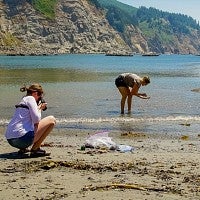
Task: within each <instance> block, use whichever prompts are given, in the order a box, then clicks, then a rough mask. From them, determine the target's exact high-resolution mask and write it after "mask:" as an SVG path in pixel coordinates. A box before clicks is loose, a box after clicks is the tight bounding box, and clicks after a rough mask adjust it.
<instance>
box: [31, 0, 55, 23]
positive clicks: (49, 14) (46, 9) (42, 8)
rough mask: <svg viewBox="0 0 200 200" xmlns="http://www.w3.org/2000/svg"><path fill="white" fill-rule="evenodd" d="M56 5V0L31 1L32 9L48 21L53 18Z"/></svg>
mask: <svg viewBox="0 0 200 200" xmlns="http://www.w3.org/2000/svg"><path fill="white" fill-rule="evenodd" d="M56 3H57V0H32V4H33V6H34V8H35V9H36V10H38V11H39V12H41V13H42V14H43V15H44V16H45V17H46V18H48V19H54V18H55V6H56Z"/></svg>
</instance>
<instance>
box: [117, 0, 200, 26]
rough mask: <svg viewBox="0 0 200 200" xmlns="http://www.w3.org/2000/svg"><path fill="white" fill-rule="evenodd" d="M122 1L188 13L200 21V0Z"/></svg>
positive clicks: (136, 5) (122, 0) (137, 5)
mask: <svg viewBox="0 0 200 200" xmlns="http://www.w3.org/2000/svg"><path fill="white" fill-rule="evenodd" d="M118 1H120V2H122V3H125V4H128V5H131V6H133V7H136V8H139V7H140V6H145V7H147V8H149V7H154V8H157V9H159V10H162V11H167V12H170V13H180V14H184V15H188V16H190V17H192V18H194V19H196V20H197V22H200V11H199V10H200V0H118Z"/></svg>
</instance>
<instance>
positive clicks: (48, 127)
mask: <svg viewBox="0 0 200 200" xmlns="http://www.w3.org/2000/svg"><path fill="white" fill-rule="evenodd" d="M55 124H56V120H55V118H54V117H53V116H48V117H45V118H43V119H42V120H41V121H40V122H39V125H38V130H37V132H36V133H35V137H34V141H33V146H32V148H31V150H36V149H38V148H40V146H41V144H42V142H43V141H44V140H45V138H46V137H47V135H48V134H49V133H50V132H51V131H52V129H53V128H54V126H55Z"/></svg>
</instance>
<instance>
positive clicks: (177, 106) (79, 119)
mask: <svg viewBox="0 0 200 200" xmlns="http://www.w3.org/2000/svg"><path fill="white" fill-rule="evenodd" d="M123 72H133V73H137V74H139V75H141V76H143V75H149V76H150V78H151V84H150V85H148V86H146V87H141V89H140V91H144V92H146V93H147V94H148V95H150V96H151V98H150V99H149V100H142V99H139V98H137V97H134V98H133V107H132V109H133V112H132V114H131V115H128V114H125V115H124V116H121V115H120V95H119V93H118V90H117V88H116V87H115V85H114V80H115V78H116V77H117V75H118V74H120V73H123ZM0 77H1V79H0V91H1V92H0V113H1V114H0V125H1V126H6V124H7V123H8V121H9V119H10V118H11V116H12V114H13V112H14V105H15V104H16V103H18V101H19V99H20V98H21V97H22V95H23V93H21V92H19V88H20V87H21V86H22V85H23V84H29V83H33V82H40V83H41V84H42V85H43V87H44V89H45V99H46V101H47V102H48V109H47V111H45V112H43V115H44V116H45V115H49V114H53V115H54V116H55V117H56V118H57V121H58V123H57V128H64V129H66V130H67V129H82V130H83V129H85V130H88V131H89V132H90V131H91V132H96V131H100V130H109V131H133V132H142V133H147V134H155V133H158V134H172V135H173V134H178V135H179V134H181V135H183V134H187V135H188V134H189V135H193V134H196V135H197V134H199V124H200V117H199V98H200V96H199V95H200V93H198V92H192V91H191V90H192V89H194V88H199V87H200V79H199V77H200V57H199V56H193V55H161V56H158V57H143V56H140V55H136V56H133V57H113V56H111V57H109V56H105V55H58V56H25V57H20V56H19V57H18V56H14V57H9V56H0ZM180 124H183V125H180ZM184 124H187V126H185V125H184ZM189 125H190V126H189Z"/></svg>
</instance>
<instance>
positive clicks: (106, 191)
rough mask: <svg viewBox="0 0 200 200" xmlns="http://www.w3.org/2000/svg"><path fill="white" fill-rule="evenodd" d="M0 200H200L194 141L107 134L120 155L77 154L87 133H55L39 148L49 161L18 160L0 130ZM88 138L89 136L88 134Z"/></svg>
mask: <svg viewBox="0 0 200 200" xmlns="http://www.w3.org/2000/svg"><path fill="white" fill-rule="evenodd" d="M0 131H1V134H0V144H1V145H0V152H1V153H0V163H1V165H0V199H2V200H7V199H15V200H18V199H26V200H36V199H37V200H44V199H45V200H47V199H67V200H72V199H74V200H75V199H83V200H84V199H87V200H88V199H89V200H95V199H98V200H113V199H117V200H122V199H123V200H124V199H126V200H129V199H131V200H132V199H133V200H134V199H136V200H145V199H147V200H156V199H159V200H168V199H169V200H173V199H174V200H175V199H176V200H179V199H181V200H184V199H187V200H188V199H191V200H196V199H198V200H199V199H200V169H199V166H200V165H199V164H200V157H199V155H200V145H199V143H200V141H199V139H200V138H199V137H198V135H196V138H195V137H194V138H193V139H191V138H187V137H182V138H178V137H177V138H175V137H174V138H167V137H165V138H160V137H157V136H154V137H153V136H151V137H147V136H145V135H144V134H135V133H127V135H126V134H123V135H122V134H121V133H111V134H110V135H109V136H111V137H112V139H113V141H114V142H116V143H117V144H126V145H131V146H133V147H134V151H133V152H132V153H131V152H126V153H120V152H118V151H112V150H106V149H89V148H86V149H85V150H81V146H82V145H83V144H84V143H85V139H86V137H87V136H88V131H82V132H80V131H78V130H76V131H75V130H55V131H54V132H53V133H52V134H51V135H50V136H49V137H48V138H47V140H46V141H45V144H44V146H43V148H44V149H45V150H47V151H50V152H51V156H50V157H45V158H44V157H43V158H29V157H28V156H27V157H20V156H18V155H17V153H16V149H14V148H13V147H11V146H9V144H8V143H7V141H6V140H5V138H4V135H3V132H4V130H2V129H1V130H0ZM90 133H91V134H92V132H90Z"/></svg>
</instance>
